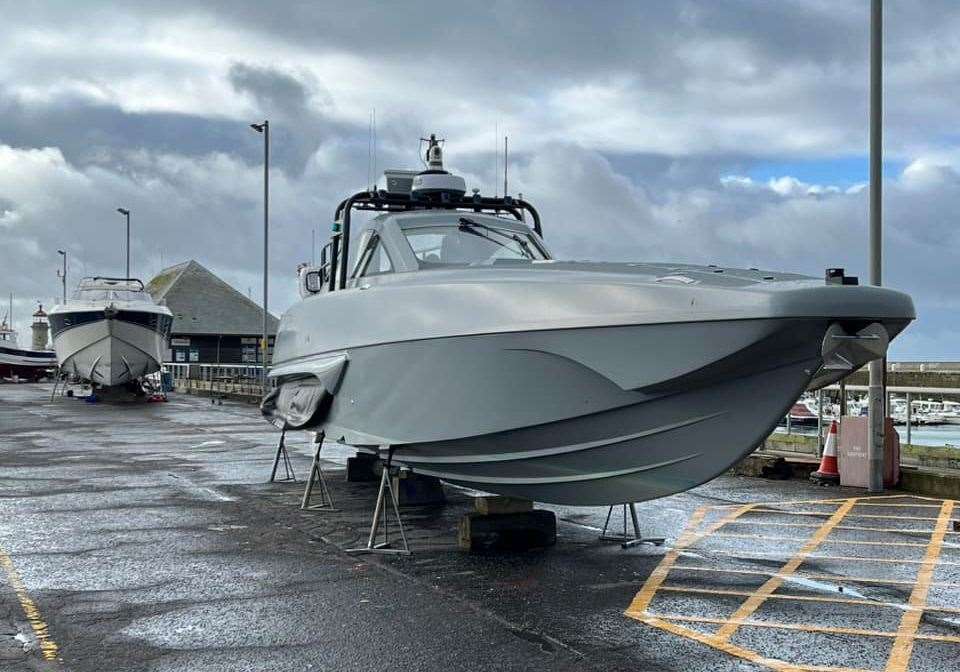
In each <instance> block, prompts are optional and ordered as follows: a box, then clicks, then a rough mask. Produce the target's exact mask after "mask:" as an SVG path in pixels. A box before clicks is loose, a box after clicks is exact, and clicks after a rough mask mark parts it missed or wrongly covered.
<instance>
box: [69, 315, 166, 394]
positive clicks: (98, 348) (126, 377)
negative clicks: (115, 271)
mask: <svg viewBox="0 0 960 672" xmlns="http://www.w3.org/2000/svg"><path fill="white" fill-rule="evenodd" d="M166 342H167V339H166V336H165V334H164V333H162V332H161V331H158V330H156V329H153V328H150V327H148V326H142V325H140V324H134V323H132V322H127V321H123V320H117V319H110V318H105V319H100V320H95V321H90V322H85V323H83V324H79V325H77V326H74V327H70V328H68V329H63V330H60V331H58V332H56V333H55V334H54V337H53V347H54V350H56V353H57V361H58V362H59V363H60V368H61V369H62V370H63V371H66V372H67V373H70V374H73V375H76V376H77V377H78V378H80V379H82V380H87V381H90V382H92V383H95V384H97V385H100V386H103V387H112V386H114V385H125V384H128V383H131V382H134V381H136V380H138V379H140V378H142V377H143V376H146V375H148V374H151V373H153V372H155V371H159V370H160V363H161V362H162V361H163V354H164V351H165V349H166Z"/></svg>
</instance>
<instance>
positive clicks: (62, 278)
mask: <svg viewBox="0 0 960 672" xmlns="http://www.w3.org/2000/svg"><path fill="white" fill-rule="evenodd" d="M57 254H59V255H60V256H61V257H63V272H62V273H60V274H59V275H60V281H61V282H62V283H63V305H67V251H66V250H57Z"/></svg>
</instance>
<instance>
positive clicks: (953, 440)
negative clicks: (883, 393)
mask: <svg viewBox="0 0 960 672" xmlns="http://www.w3.org/2000/svg"><path fill="white" fill-rule="evenodd" d="M823 426H824V431H826V429H827V428H828V427H829V426H830V424H829V423H828V422H824V423H823ZM895 429H896V430H897V432H898V433H899V434H900V443H906V442H907V427H906V425H897V426H896V427H895ZM786 431H787V430H786V428H785V427H784V426H783V425H781V426H779V427H777V432H778V433H780V434H785V433H786ZM790 433H791V434H802V435H805V436H816V435H817V428H816V427H797V426H793V427H791V428H790ZM910 443H912V444H913V445H915V446H947V447H949V448H956V449H957V450H960V425H923V426H921V427H917V426H914V427H913V428H911V430H910Z"/></svg>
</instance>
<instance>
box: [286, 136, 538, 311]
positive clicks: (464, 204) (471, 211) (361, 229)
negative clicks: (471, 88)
mask: <svg viewBox="0 0 960 672" xmlns="http://www.w3.org/2000/svg"><path fill="white" fill-rule="evenodd" d="M422 140H423V141H424V142H427V143H428V147H427V152H426V160H425V164H426V165H427V169H426V170H424V171H422V172H419V173H415V172H412V171H402V170H388V171H385V172H384V177H383V180H382V181H381V184H380V185H378V186H377V187H376V188H374V189H371V190H368V191H362V192H359V193H357V194H354V195H353V196H351V197H350V198H347V199H345V200H344V201H343V202H341V203H340V205H339V206H338V207H337V210H336V213H335V215H334V225H333V235H332V236H331V239H330V243H328V244H327V245H326V246H325V247H324V248H323V250H322V251H321V256H320V265H319V266H316V267H310V266H301V267H300V269H299V270H298V275H299V281H300V294H301V296H304V297H306V296H309V295H311V294H319V293H323V292H334V291H337V290H342V289H346V288H348V287H353V286H355V285H356V284H357V282H358V281H359V279H360V278H366V279H372V278H376V277H377V276H384V275H387V274H391V273H403V272H411V271H423V270H431V269H445V268H446V269H449V268H456V267H468V266H472V267H482V266H500V265H506V264H526V263H534V262H541V261H547V260H549V259H551V256H550V253H549V251H548V250H547V247H546V246H545V245H544V242H543V239H542V230H541V227H540V215H539V214H538V213H537V211H536V209H534V207H533V206H532V205H530V204H529V203H527V202H526V201H524V200H523V199H522V198H516V199H515V198H512V197H510V196H504V197H503V198H489V197H482V196H480V194H479V191H478V190H474V193H473V195H472V196H466V195H465V194H466V186H465V183H464V180H463V178H462V177H459V176H456V175H451V174H450V173H448V172H447V171H445V170H443V164H442V151H441V149H440V145H441V143H442V142H443V141H442V140H437V139H436V136H433V135H431V136H430V138H429V139H427V138H424V139H422ZM354 211H361V212H379V213H381V214H379V215H378V216H376V217H374V218H373V219H372V220H370V221H368V222H365V223H363V224H360V225H358V226H357V227H356V230H353V225H352V215H353V213H354ZM528 218H529V221H530V222H531V224H528V223H527V222H528ZM354 246H356V247H355V248H354ZM351 249H356V251H357V252H356V258H355V260H353V259H351V256H350V251H351ZM351 261H353V263H352V264H351V263H350V262H351ZM348 266H349V268H348Z"/></svg>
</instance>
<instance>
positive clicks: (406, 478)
mask: <svg viewBox="0 0 960 672" xmlns="http://www.w3.org/2000/svg"><path fill="white" fill-rule="evenodd" d="M393 491H394V492H395V493H396V495H397V504H399V505H400V506H427V505H430V504H445V503H446V501H447V498H446V495H444V494H443V484H441V483H440V479H439V478H437V477H436V476H422V475H420V474H414V473H411V472H405V471H401V472H400V474H399V475H396V476H394V477H393Z"/></svg>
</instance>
